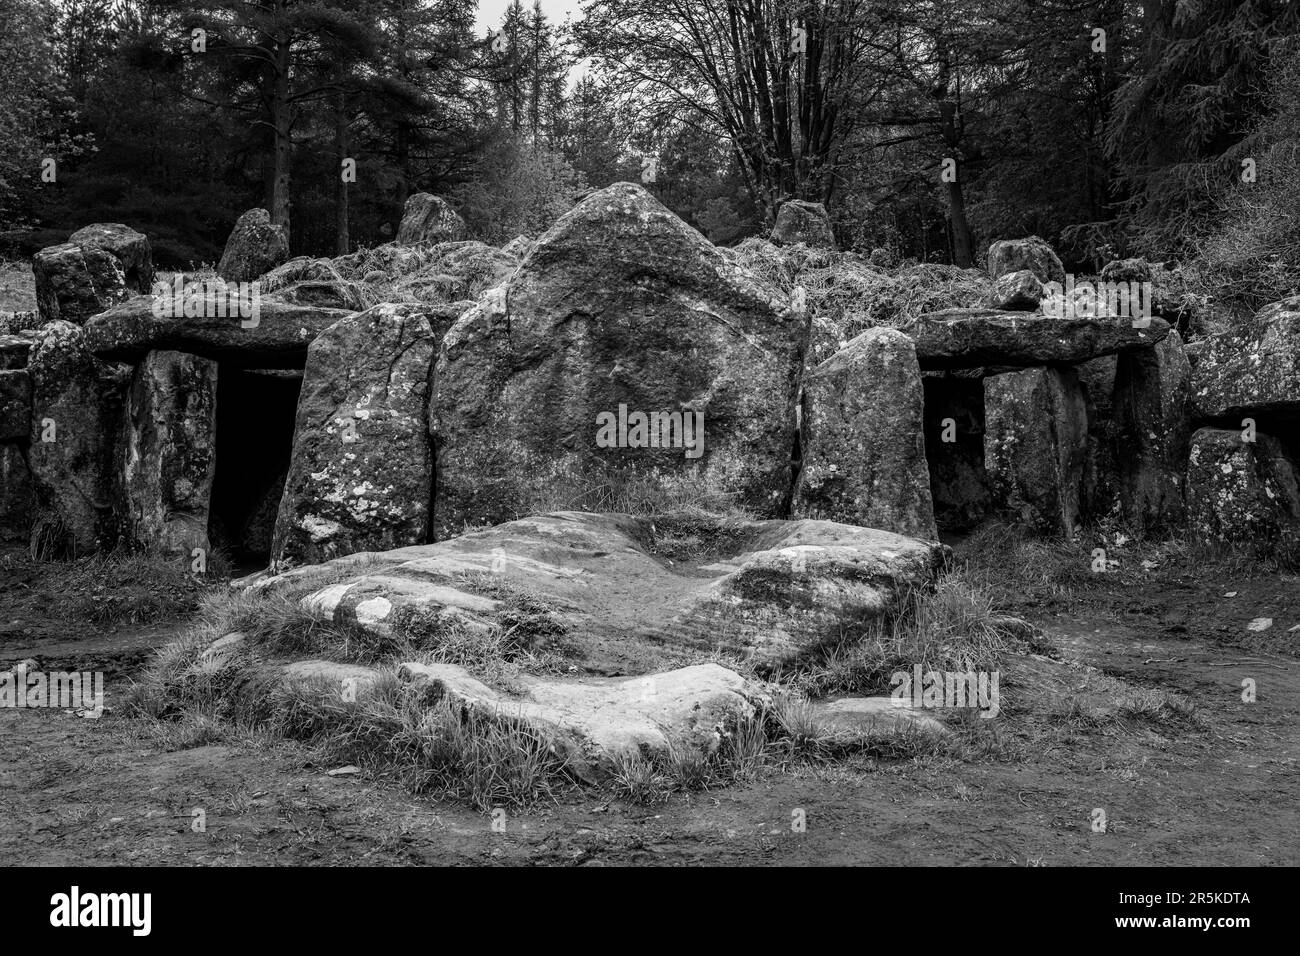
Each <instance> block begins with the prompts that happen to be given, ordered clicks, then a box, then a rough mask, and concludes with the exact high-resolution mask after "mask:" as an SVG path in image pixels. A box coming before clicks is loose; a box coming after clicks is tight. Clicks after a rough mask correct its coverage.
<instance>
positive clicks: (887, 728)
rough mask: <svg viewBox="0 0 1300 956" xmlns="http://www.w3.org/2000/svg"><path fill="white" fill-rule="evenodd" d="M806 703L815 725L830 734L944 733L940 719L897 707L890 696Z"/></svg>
mask: <svg viewBox="0 0 1300 956" xmlns="http://www.w3.org/2000/svg"><path fill="white" fill-rule="evenodd" d="M810 706H811V710H812V714H813V717H814V719H815V720H816V721H817V724H818V726H819V727H820V728H821V730H822V731H823V732H825V733H830V734H841V735H855V734H890V733H895V732H900V731H902V732H906V731H923V732H925V733H930V734H936V735H943V734H946V733H948V728H947V727H945V726H944V724H943V722H942V721H940V720H938V719H937V718H936V717H934V716H933V715H932V714H929V713H926V712H925V710H923V709H920V708H916V707H911V706H899V701H897V700H895V699H894V698H892V697H840V698H836V699H831V700H819V701H814V702H813V703H812V704H811V705H810Z"/></svg>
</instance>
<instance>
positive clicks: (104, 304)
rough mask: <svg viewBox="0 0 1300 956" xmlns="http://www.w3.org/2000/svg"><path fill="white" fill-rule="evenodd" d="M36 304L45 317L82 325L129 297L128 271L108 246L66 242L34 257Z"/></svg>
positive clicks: (33, 270)
mask: <svg viewBox="0 0 1300 956" xmlns="http://www.w3.org/2000/svg"><path fill="white" fill-rule="evenodd" d="M32 276H33V277H34V279H35V282H36V307H37V309H38V310H39V311H40V314H41V321H42V322H44V323H46V324H48V323H50V322H57V321H60V320H62V321H64V322H71V323H73V324H74V325H81V324H82V323H83V322H85V321H86V320H87V319H88V318H90V317H91V316H92V315H98V314H99V313H100V312H103V311H104V310H106V309H109V308H112V307H113V306H115V305H117V304H118V303H119V302H123V301H125V300H126V299H128V298H129V297H130V295H131V292H130V290H129V289H127V287H126V273H125V272H123V270H122V264H121V263H120V262H119V261H118V259H117V257H116V256H114V255H113V254H112V253H111V252H109V251H108V250H107V249H101V248H99V247H97V246H84V247H83V246H79V245H77V244H76V243H74V242H65V243H63V244H62V245H59V246H50V247H49V248H48V249H42V250H41V251H40V252H38V253H36V255H35V256H33V257H32Z"/></svg>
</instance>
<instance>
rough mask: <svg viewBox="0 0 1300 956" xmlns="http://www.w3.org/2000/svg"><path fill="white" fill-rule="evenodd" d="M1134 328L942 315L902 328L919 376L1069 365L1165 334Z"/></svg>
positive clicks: (958, 312)
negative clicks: (911, 346) (913, 345)
mask: <svg viewBox="0 0 1300 956" xmlns="http://www.w3.org/2000/svg"><path fill="white" fill-rule="evenodd" d="M1148 321H1149V323H1150V324H1149V325H1146V326H1145V327H1144V328H1134V326H1133V322H1132V320H1130V319H1122V318H1114V317H1107V318H1074V319H1064V318H1052V317H1050V316H1046V315H1043V314H1041V313H1033V312H999V311H995V310H992V309H946V310H944V311H942V312H928V313H926V314H925V315H922V316H918V317H917V318H916V320H915V321H913V322H912V323H911V324H909V325H906V326H903V327H902V331H904V332H906V333H907V334H908V335H910V336H911V337H912V340H913V341H914V342H916V356H917V359H918V360H919V361H920V363H921V369H922V370H923V371H937V370H941V369H955V368H976V367H978V366H981V365H1001V366H1015V367H1017V368H1027V367H1029V366H1034V365H1055V364H1071V363H1074V362H1086V361H1088V360H1089V359H1094V358H1097V357H1098V356H1101V355H1113V354H1116V353H1119V352H1127V351H1129V350H1131V349H1143V348H1150V347H1151V346H1153V345H1155V344H1156V343H1157V342H1159V341H1160V340H1161V339H1163V338H1164V337H1165V336H1166V335H1168V334H1169V324H1168V323H1167V322H1165V321H1164V320H1163V319H1156V318H1152V319H1149V320H1148Z"/></svg>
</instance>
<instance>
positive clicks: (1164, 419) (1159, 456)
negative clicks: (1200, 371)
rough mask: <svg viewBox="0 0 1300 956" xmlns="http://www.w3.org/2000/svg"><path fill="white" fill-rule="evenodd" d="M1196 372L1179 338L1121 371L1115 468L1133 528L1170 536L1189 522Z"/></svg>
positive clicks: (1133, 356) (1126, 358)
mask: <svg viewBox="0 0 1300 956" xmlns="http://www.w3.org/2000/svg"><path fill="white" fill-rule="evenodd" d="M1190 380H1191V366H1190V365H1189V364H1188V362H1187V353H1186V352H1185V351H1184V350H1183V340H1182V336H1180V335H1179V334H1178V333H1177V332H1170V333H1169V336H1168V337H1167V338H1165V339H1164V340H1163V341H1161V342H1160V343H1159V344H1157V345H1156V346H1155V348H1152V349H1148V350H1145V351H1141V352H1128V353H1125V354H1123V355H1121V356H1120V357H1119V361H1118V364H1117V366H1116V371H1115V400H1114V414H1115V438H1116V442H1117V446H1116V453H1115V457H1114V460H1115V464H1116V467H1117V469H1118V475H1119V495H1120V502H1121V505H1122V507H1123V511H1124V517H1125V519H1126V520H1127V521H1128V523H1129V525H1130V526H1131V527H1134V528H1138V529H1142V530H1145V531H1147V532H1152V531H1160V530H1165V529H1168V528H1170V527H1172V526H1173V525H1175V524H1177V523H1179V522H1180V521H1181V519H1182V517H1183V513H1184V512H1183V507H1184V495H1183V481H1184V477H1185V474H1186V467H1187V455H1188V439H1189V437H1190V435H1191V419H1190V417H1189V416H1188V409H1187V403H1188V397H1189V394H1190V390H1191V384H1190Z"/></svg>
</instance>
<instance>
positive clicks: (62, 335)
mask: <svg viewBox="0 0 1300 956" xmlns="http://www.w3.org/2000/svg"><path fill="white" fill-rule="evenodd" d="M84 338H85V333H84V332H83V331H82V330H81V329H80V328H78V327H77V326H75V325H73V324H72V323H70V322H54V323H51V324H50V325H48V326H46V327H45V328H44V329H43V330H42V331H41V335H40V338H39V339H38V340H37V342H36V345H35V346H34V347H33V348H32V351H31V354H30V356H29V359H28V367H27V370H28V372H29V373H30V375H31V380H32V424H31V435H30V442H29V446H28V450H27V463H28V465H29V467H30V468H31V472H32V484H33V487H34V488H35V490H36V498H37V502H38V505H39V507H40V508H41V509H43V510H45V511H47V512H50V513H51V514H52V515H53V516H56V517H57V519H58V520H59V521H60V522H61V524H62V526H63V528H64V530H65V532H66V534H67V538H68V540H67V542H66V543H67V544H69V545H71V546H72V548H73V549H74V550H75V551H79V552H89V551H95V550H98V549H100V548H107V547H111V546H112V545H114V544H115V543H116V542H117V539H118V535H119V532H120V518H121V506H120V502H119V499H118V486H117V482H116V480H115V468H114V458H115V456H114V453H113V452H114V446H115V444H116V440H117V436H118V435H119V434H120V433H121V428H122V410H123V405H124V401H125V397H126V390H127V385H128V383H129V382H130V377H131V372H130V369H129V368H127V367H125V366H115V365H106V364H105V363H103V362H101V361H99V359H97V358H95V356H94V355H93V354H92V353H91V352H90V351H89V350H88V349H87V348H86V347H85V342H84Z"/></svg>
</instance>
